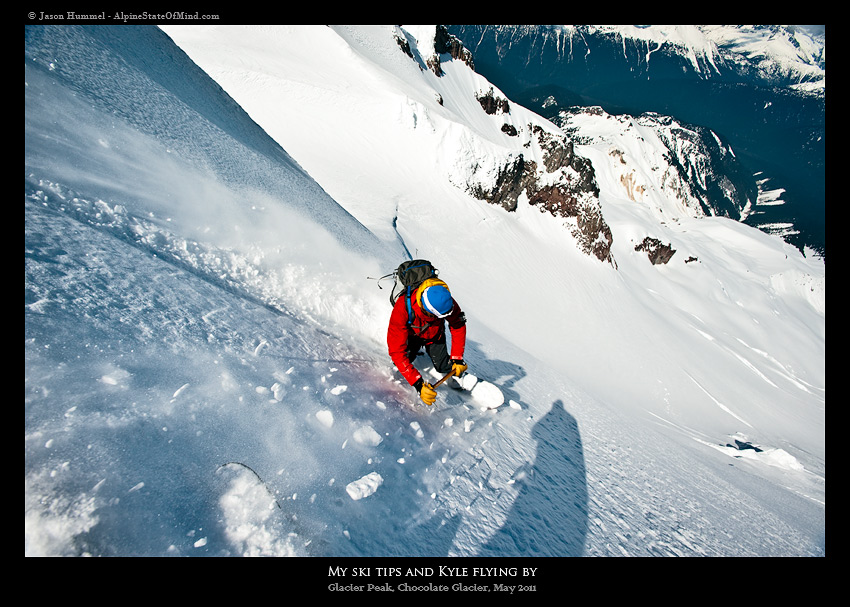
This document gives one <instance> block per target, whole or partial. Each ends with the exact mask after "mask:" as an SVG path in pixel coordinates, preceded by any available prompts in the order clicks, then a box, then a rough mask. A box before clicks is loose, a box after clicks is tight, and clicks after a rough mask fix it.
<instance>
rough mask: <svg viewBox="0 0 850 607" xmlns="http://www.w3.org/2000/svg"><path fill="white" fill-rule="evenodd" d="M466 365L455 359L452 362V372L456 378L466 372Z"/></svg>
mask: <svg viewBox="0 0 850 607" xmlns="http://www.w3.org/2000/svg"><path fill="white" fill-rule="evenodd" d="M466 368H467V365H466V363H465V362H463V360H462V359H457V360H453V361H452V371H453V372H454V374H455V376H456V377H460V376H461V375H463V372H464V371H466Z"/></svg>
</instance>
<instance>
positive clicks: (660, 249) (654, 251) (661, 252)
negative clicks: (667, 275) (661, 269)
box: [635, 236, 676, 266]
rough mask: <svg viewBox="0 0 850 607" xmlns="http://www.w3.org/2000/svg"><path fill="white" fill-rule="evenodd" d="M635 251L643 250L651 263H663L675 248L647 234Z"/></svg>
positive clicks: (672, 253)
mask: <svg viewBox="0 0 850 607" xmlns="http://www.w3.org/2000/svg"><path fill="white" fill-rule="evenodd" d="M635 251H645V252H646V255H647V257H649V261H651V262H652V265H654V266H655V265H658V264H664V263H667V262H668V261H670V259H671V258H672V257H673V255H674V254H675V253H676V250H675V249H674V248H673V247H671V246H670V245H669V244H663V243H662V242H661V241H660V240H658V239H657V238H650V237H649V236H647V237H646V238H644V239H643V240H642V241H641V242H640V243H639V244H638V245H637V246H635Z"/></svg>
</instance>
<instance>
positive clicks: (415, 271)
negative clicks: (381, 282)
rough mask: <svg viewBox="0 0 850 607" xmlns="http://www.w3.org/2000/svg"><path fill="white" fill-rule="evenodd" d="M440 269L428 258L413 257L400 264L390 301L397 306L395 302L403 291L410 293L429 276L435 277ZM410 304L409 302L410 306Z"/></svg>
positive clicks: (395, 274)
mask: <svg viewBox="0 0 850 607" xmlns="http://www.w3.org/2000/svg"><path fill="white" fill-rule="evenodd" d="M438 272H439V271H438V270H437V269H436V268H435V267H434V266H433V265H432V264H431V262H430V261H428V260H427V259H411V260H410V261H405V262H404V263H402V264H401V265H399V267H398V269H396V271H395V273H394V274H393V276H395V284H393V289H392V292H391V293H390V303H391V304H392V305H393V306H395V302H396V301H398V298H399V297H400V296H401V294H402V293H406V294H407V295H410V294H411V293H413V291H415V290H416V287H418V286H419V285H420V284H422V283H423V282H424V281H426V280H427V279H429V278H435V277H436V276H437V273H438ZM409 307H410V304H408V308H409Z"/></svg>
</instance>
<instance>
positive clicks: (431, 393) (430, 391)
mask: <svg viewBox="0 0 850 607" xmlns="http://www.w3.org/2000/svg"><path fill="white" fill-rule="evenodd" d="M413 387H414V388H416V391H417V392H419V398H421V399H422V402H423V403H425V404H426V405H428V406H429V407H430V406H431V405H433V404H434V401H436V400H437V391H436V390H435V389H434V386H432V385H431V384H429V383H427V382H426V381H425V380H423V379H422V378H421V377H420V378H419V379H418V380H417V381H416V383H415V384H413Z"/></svg>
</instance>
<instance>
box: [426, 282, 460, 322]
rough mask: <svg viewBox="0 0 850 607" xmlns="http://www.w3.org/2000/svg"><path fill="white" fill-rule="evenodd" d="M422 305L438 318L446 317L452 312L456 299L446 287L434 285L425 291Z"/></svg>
mask: <svg viewBox="0 0 850 607" xmlns="http://www.w3.org/2000/svg"><path fill="white" fill-rule="evenodd" d="M422 307H423V308H425V310H426V311H428V312H429V313H431V314H433V315H434V316H436V317H437V318H445V317H446V316H448V315H449V314H450V313H451V311H452V308H453V307H454V300H452V295H451V293H449V290H448V289H447V288H446V287H444V286H442V285H434V286H431V287H428V288H426V289H425V291H423V293H422Z"/></svg>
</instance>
